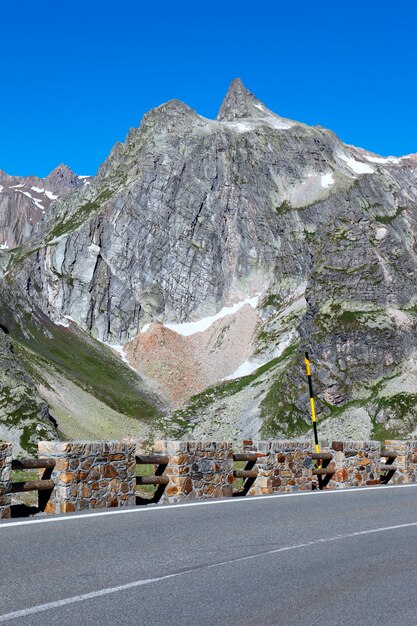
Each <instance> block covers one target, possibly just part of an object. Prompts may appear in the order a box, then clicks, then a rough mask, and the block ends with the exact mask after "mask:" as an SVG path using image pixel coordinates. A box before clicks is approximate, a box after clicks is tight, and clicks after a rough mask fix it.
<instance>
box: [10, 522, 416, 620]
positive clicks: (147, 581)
mask: <svg viewBox="0 0 417 626" xmlns="http://www.w3.org/2000/svg"><path fill="white" fill-rule="evenodd" d="M416 526H417V522H410V523H408V524H397V525H396V526H382V527H380V528H371V529H370V530H360V531H357V532H354V533H346V534H344V535H335V536H334V537H323V538H322V539H315V540H314V541H306V542H305V543H298V544H295V545H292V546H283V547H281V548H275V549H273V550H266V551H265V552H258V553H256V554H249V555H247V556H240V557H236V558H234V559H229V560H227V561H220V562H218V563H211V564H210V565H201V566H196V567H194V568H191V569H187V570H182V571H179V572H173V573H172V574H166V575H164V576H158V577H155V578H144V579H141V580H134V581H133V582H130V583H126V584H124V585H117V586H116V587H107V588H106V589H98V590H97V591H90V592H88V593H83V594H79V595H76V596H71V597H69V598H62V599H61V600H54V601H53V602H45V604H37V605H35V606H31V607H27V608H26V609H20V610H18V611H13V612H11V613H4V614H3V615H0V622H6V621H7V620H11V619H18V618H19V617H28V616H29V615H35V614H36V613H43V612H45V611H50V610H52V609H58V608H61V607H63V606H67V605H69V604H76V603H77V602H85V601H87V600H94V599H95V598H100V597H102V596H107V595H110V594H114V593H119V592H121V591H127V590H129V589H135V588H137V587H144V586H145V585H151V584H154V583H158V582H162V581H164V580H169V579H171V578H177V577H179V576H187V575H188V574H195V573H196V572H201V571H205V570H210V569H214V568H217V567H224V566H225V565H232V564H234V563H241V562H242V561H250V560H253V559H259V558H264V557H267V556H271V555H274V554H279V553H280V552H289V551H290V550H300V549H302V548H310V547H311V546H316V545H320V544H323V543H329V542H331V541H340V540H343V539H351V538H353V537H363V536H366V535H372V534H375V533H382V532H387V531H393V530H402V529H405V528H415V527H416Z"/></svg>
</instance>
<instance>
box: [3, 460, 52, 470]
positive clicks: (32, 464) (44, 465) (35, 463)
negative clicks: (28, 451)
mask: <svg viewBox="0 0 417 626" xmlns="http://www.w3.org/2000/svg"><path fill="white" fill-rule="evenodd" d="M55 464H56V461H55V459H13V461H12V470H23V469H54V467H55Z"/></svg>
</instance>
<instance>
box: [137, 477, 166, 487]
mask: <svg viewBox="0 0 417 626" xmlns="http://www.w3.org/2000/svg"><path fill="white" fill-rule="evenodd" d="M168 482H169V478H168V476H136V485H167V484H168Z"/></svg>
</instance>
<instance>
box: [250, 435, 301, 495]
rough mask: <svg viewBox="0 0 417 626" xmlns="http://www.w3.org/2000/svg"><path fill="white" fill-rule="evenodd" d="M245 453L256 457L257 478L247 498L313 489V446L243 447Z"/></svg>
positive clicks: (262, 444)
mask: <svg viewBox="0 0 417 626" xmlns="http://www.w3.org/2000/svg"><path fill="white" fill-rule="evenodd" d="M244 450H245V451H256V452H257V453H259V455H260V456H259V457H258V460H257V462H256V466H257V468H258V477H257V478H256V479H255V481H254V483H253V485H252V486H251V488H250V490H249V494H250V495H261V494H268V493H275V492H286V493H291V492H294V491H308V490H311V489H312V485H313V473H312V460H311V452H312V444H311V443H310V442H307V441H291V440H275V441H257V442H251V443H249V442H248V443H246V445H245V446H244Z"/></svg>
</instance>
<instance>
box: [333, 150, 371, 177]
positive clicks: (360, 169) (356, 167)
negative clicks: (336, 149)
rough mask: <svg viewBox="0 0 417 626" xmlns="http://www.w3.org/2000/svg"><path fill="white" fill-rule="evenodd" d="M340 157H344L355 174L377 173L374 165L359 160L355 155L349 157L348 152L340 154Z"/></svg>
mask: <svg viewBox="0 0 417 626" xmlns="http://www.w3.org/2000/svg"><path fill="white" fill-rule="evenodd" d="M339 158H340V159H342V161H345V163H347V166H348V167H349V168H350V169H351V170H352V171H353V172H355V174H374V173H375V170H373V169H372V167H370V166H369V165H366V163H362V162H361V161H357V160H356V159H354V158H353V157H349V156H347V155H346V154H339Z"/></svg>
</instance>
